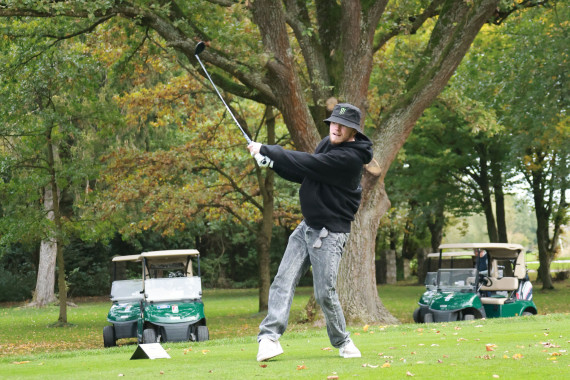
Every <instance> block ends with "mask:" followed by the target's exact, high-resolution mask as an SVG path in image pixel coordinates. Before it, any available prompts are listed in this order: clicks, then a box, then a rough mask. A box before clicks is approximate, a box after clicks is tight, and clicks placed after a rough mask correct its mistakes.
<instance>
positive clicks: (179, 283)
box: [145, 276, 202, 302]
mask: <svg viewBox="0 0 570 380" xmlns="http://www.w3.org/2000/svg"><path fill="white" fill-rule="evenodd" d="M201 296H202V285H201V282H200V277H198V276H194V277H173V278H151V279H148V280H146V281H145V297H146V299H147V301H149V302H158V301H177V300H193V299H200V297H201Z"/></svg>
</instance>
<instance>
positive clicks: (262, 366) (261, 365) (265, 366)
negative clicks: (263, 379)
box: [259, 364, 267, 368]
mask: <svg viewBox="0 0 570 380" xmlns="http://www.w3.org/2000/svg"><path fill="white" fill-rule="evenodd" d="M259 366H260V367H261V368H267V364H260V365H259Z"/></svg>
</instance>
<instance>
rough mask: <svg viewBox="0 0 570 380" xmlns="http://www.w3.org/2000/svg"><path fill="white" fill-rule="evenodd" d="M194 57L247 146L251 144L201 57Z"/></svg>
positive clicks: (196, 55)
mask: <svg viewBox="0 0 570 380" xmlns="http://www.w3.org/2000/svg"><path fill="white" fill-rule="evenodd" d="M194 56H195V57H196V59H197V60H198V63H199V64H200V66H202V70H204V73H206V76H207V77H208V79H209V80H210V83H212V86H213V87H214V90H216V94H218V97H219V98H220V100H221V101H222V103H224V106H226V109H227V110H228V112H229V113H230V115H231V116H232V119H234V121H235V123H236V125H237V126H238V128H239V130H240V131H241V133H242V134H243V137H245V140H246V141H247V145H249V144H251V139H250V138H249V136H248V135H247V133H245V131H244V130H243V128H242V127H241V125H240V124H239V122H238V121H237V119H236V117H235V116H234V114H233V112H232V110H231V109H230V107H229V106H228V105H227V104H226V101H225V100H224V98H223V97H222V94H220V92H219V91H218V88H217V87H216V85H215V84H214V81H213V80H212V78H211V77H210V74H208V70H206V67H205V66H204V64H203V63H202V60H201V59H200V57H198V54H194Z"/></svg>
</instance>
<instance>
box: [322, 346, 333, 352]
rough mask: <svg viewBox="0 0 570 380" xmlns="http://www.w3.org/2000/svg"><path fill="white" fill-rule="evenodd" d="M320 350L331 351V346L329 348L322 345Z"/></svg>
mask: <svg viewBox="0 0 570 380" xmlns="http://www.w3.org/2000/svg"><path fill="white" fill-rule="evenodd" d="M321 350H323V351H332V348H330V347H324V348H321Z"/></svg>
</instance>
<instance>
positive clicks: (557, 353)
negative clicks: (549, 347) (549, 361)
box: [550, 352, 562, 356]
mask: <svg viewBox="0 0 570 380" xmlns="http://www.w3.org/2000/svg"><path fill="white" fill-rule="evenodd" d="M550 356H562V354H561V353H559V352H553V353H551V354H550Z"/></svg>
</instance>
